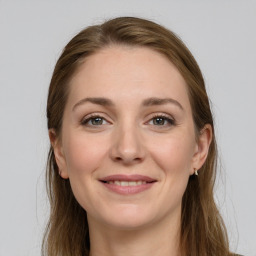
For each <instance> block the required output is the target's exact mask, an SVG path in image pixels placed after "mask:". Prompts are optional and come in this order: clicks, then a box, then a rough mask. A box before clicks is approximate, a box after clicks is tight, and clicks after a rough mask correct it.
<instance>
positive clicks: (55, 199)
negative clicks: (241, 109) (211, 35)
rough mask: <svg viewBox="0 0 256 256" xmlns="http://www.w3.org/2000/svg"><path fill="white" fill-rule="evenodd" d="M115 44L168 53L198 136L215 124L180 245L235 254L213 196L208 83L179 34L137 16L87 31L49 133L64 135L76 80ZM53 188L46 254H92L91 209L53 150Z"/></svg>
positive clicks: (65, 63) (190, 253)
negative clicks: (182, 81) (85, 65)
mask: <svg viewBox="0 0 256 256" xmlns="http://www.w3.org/2000/svg"><path fill="white" fill-rule="evenodd" d="M110 45H129V46H135V47H136V46H142V47H148V48H150V49H152V50H154V51H157V52H159V53H161V54H163V55H165V56H166V57H167V58H168V59H169V60H170V61H171V62H172V63H173V64H174V65H175V66H176V67H177V68H178V70H179V72H180V73H181V75H182V76H183V78H184V79H185V81H186V84H187V90H188V95H189V99H190V104H191V108H192V112H193V119H194V125H195V130H196V136H198V134H199V133H200V131H201V130H202V128H203V127H204V126H205V124H210V125H211V126H212V129H213V139H212V143H211V145H210V149H209V153H208V157H207V159H206V162H205V163H204V165H203V166H202V168H201V169H200V174H199V176H198V177H195V176H191V177H190V179H189V182H188V186H187V188H186V191H185V194H184V196H183V200H182V216H181V221H182V223H181V237H180V245H181V249H182V252H183V253H184V255H187V256H199V255H200V256H211V255H212V256H213V255H214V256H224V255H225V256H227V255H229V248H228V239H227V234H226V229H225V225H224V223H223V221H222V218H221V216H220V213H219V211H218V209H217V207H216V204H215V202H214V195H213V187H214V182H215V176H216V161H217V160H216V159H217V150H216V142H215V135H214V124H213V118H212V113H211V109H210V105H209V100H208V96H207V93H206V89H205V84H204V79H203V76H202V74H201V71H200V69H199V67H198V65H197V63H196V61H195V59H194V57H193V56H192V54H191V53H190V51H189V50H188V49H187V47H186V46H185V45H184V44H183V42H182V41H181V40H180V39H179V38H178V37H177V36H176V35H175V34H174V33H173V32H171V31H170V30H168V29H166V28H164V27H162V26H160V25H158V24H156V23H154V22H151V21H148V20H144V19H140V18H134V17H121V18H116V19H112V20H109V21H107V22H105V23H103V24H101V25H96V26H91V27H88V28H86V29H84V30H82V31H81V32H80V33H79V34H77V35H76V36H75V37H74V38H73V39H72V40H71V41H70V42H69V43H68V44H67V46H66V47H65V48H64V50H63V52H62V54H61V56H60V58H59V59H58V61H57V64H56V66H55V69H54V72H53V76H52V79H51V83H50V87H49V94H48V102H47V118H48V129H54V130H55V132H56V135H57V136H60V134H61V128H62V118H63V111H64V108H65V104H66V101H67V97H68V93H69V82H70V79H71V78H72V76H73V75H74V73H75V71H76V70H77V68H78V67H79V66H80V65H81V63H83V61H84V60H85V59H86V58H87V57H88V56H90V55H92V54H94V53H95V52H97V51H99V50H100V49H102V48H105V47H108V46H110ZM47 189H48V195H49V200H50V218H49V222H48V226H47V229H46V232H45V237H44V241H43V246H42V253H43V255H48V256H59V255H61V256H67V255H72V256H82V255H83V256H85V255H89V250H90V240H89V231H88V223H87V217H86V211H85V210H84V209H83V208H82V207H81V206H80V205H79V204H78V202H77V201H76V199H75V197H74V195H73V193H72V190H71V186H70V182H69V180H68V179H67V180H66V179H62V178H61V177H60V175H59V170H58V166H57V164H56V161H55V157H54V153H53V148H52V147H50V151H49V155H48V162H47Z"/></svg>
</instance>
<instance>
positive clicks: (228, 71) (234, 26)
mask: <svg viewBox="0 0 256 256" xmlns="http://www.w3.org/2000/svg"><path fill="white" fill-rule="evenodd" d="M121 15H132V16H134V15H135V16H140V17H145V18H150V19H152V20H154V21H156V22H159V23H161V24H163V25H165V26H167V27H168V28H170V29H172V30H174V31H175V32H176V33H178V34H179V35H180V36H181V38H182V39H183V40H184V42H185V43H186V44H187V45H188V47H189V48H190V49H191V51H192V53H193V54H194V56H195V57H196V59H197V60H198V62H199V65H200V67H201V69H202V71H203V73H204V76H205V80H206V83H207V87H208V91H209V95H210V97H211V100H212V102H213V110H214V113H215V117H216V124H217V126H216V127H217V136H218V142H219V147H220V155H221V159H222V174H221V176H220V177H221V178H220V179H218V180H219V182H218V186H217V187H216V190H217V193H216V196H217V198H218V202H219V205H220V208H221V211H222V212H223V215H224V219H225V221H226V224H227V227H228V231H229V234H230V240H231V248H232V249H233V250H234V251H237V252H239V253H242V254H244V255H248V256H250V255H252V256H253V255H254V256H255V255H256V232H255V230H256V199H255V196H256V186H255V180H256V149H255V145H256V129H255V128H256V115H255V113H256V85H255V81H256V78H255V77H256V1H249V0H247V1H246V0H243V1H242V0H241V1H235V0H233V1H232V0H230V1H225V0H222V1H216V0H215V1H207V0H201V1H199V0H198V1H192V0H191V1H185V0H181V1H179V0H176V1H175V0H174V1H171V0H169V1H167V0H166V1H164V0H162V1H161V0H158V1H153V0H129V1H121V0H119V1H118V0H111V1H108V0H105V1H103V0H102V1H99V0H93V1H85V0H84V1H82V0H80V1H78V0H77V1H67V0H59V1H57V0H55V1H53V0H52V1H51V0H44V1H43V0H42V1H36V0H30V1H28V0H27V1H26V0H17V1H14V0H0V124H1V126H0V127H1V128H0V129H1V130H0V131H1V132H0V174H1V175H0V203H1V204H0V205H1V206H0V255H1V256H36V255H40V246H41V240H42V233H43V230H44V225H45V222H46V219H47V218H46V216H47V214H48V211H47V197H46V194H45V189H44V169H45V162H46V156H47V150H48V138H47V130H46V118H45V106H46V95H47V89H48V85H49V81H50V77H51V73H52V70H53V67H54V64H55V62H56V60H57V58H58V56H59V54H60V52H61V50H62V48H63V47H64V45H65V44H66V43H67V42H68V40H69V39H71V37H72V36H73V35H75V34H76V33H77V32H78V31H79V30H80V29H82V28H83V27H85V26H88V25H91V24H94V23H97V22H101V21H103V20H104V19H106V18H110V17H115V16H121Z"/></svg>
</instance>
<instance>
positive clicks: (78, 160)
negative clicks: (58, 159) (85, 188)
mask: <svg viewBox="0 0 256 256" xmlns="http://www.w3.org/2000/svg"><path fill="white" fill-rule="evenodd" d="M66 138H67V140H66V142H67V143H66V145H65V146H64V147H65V149H66V154H65V158H66V163H67V171H68V173H69V175H70V176H71V177H72V176H77V175H79V176H81V175H86V174H89V173H92V172H93V171H94V170H96V169H97V167H98V166H99V164H100V163H101V162H102V159H103V158H104V156H105V154H106V151H107V149H106V145H107V144H106V143H103V142H102V139H99V138H97V136H93V137H92V136H90V135H86V136H85V134H83V133H80V132H77V133H73V134H70V135H69V136H67V137H66Z"/></svg>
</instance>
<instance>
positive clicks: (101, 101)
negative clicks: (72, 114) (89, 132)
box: [73, 97, 184, 111]
mask: <svg viewBox="0 0 256 256" xmlns="http://www.w3.org/2000/svg"><path fill="white" fill-rule="evenodd" d="M87 102H90V103H93V104H96V105H101V106H105V107H112V106H114V105H115V104H114V103H113V102H112V101H111V100H110V99H107V98H102V97H99V98H84V99H82V100H80V101H78V102H77V103H76V104H75V105H74V106H73V111H74V110H75V109H76V108H77V107H78V106H80V105H83V104H85V103H87ZM168 103H171V104H174V105H176V106H177V107H179V108H180V109H181V110H184V108H183V107H182V105H181V104H180V103H179V102H178V101H177V100H174V99H172V98H156V97H152V98H148V99H145V100H143V102H142V106H144V107H148V106H158V105H165V104H168Z"/></svg>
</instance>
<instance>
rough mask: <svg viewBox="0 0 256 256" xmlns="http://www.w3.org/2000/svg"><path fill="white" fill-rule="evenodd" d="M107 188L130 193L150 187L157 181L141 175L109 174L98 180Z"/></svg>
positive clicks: (124, 193) (125, 193)
mask: <svg viewBox="0 0 256 256" xmlns="http://www.w3.org/2000/svg"><path fill="white" fill-rule="evenodd" d="M99 181H100V182H101V183H102V184H103V185H104V186H105V187H106V188H107V189H109V190H110V191H112V192H115V193H118V194H121V195H132V194H137V193H140V192H143V191H145V190H148V189H150V188H151V187H152V186H153V184H155V183H156V182H157V180H156V179H153V178H151V177H148V176H143V175H123V174H121V175H110V176H107V177H104V178H102V179H100V180H99Z"/></svg>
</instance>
